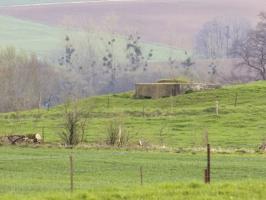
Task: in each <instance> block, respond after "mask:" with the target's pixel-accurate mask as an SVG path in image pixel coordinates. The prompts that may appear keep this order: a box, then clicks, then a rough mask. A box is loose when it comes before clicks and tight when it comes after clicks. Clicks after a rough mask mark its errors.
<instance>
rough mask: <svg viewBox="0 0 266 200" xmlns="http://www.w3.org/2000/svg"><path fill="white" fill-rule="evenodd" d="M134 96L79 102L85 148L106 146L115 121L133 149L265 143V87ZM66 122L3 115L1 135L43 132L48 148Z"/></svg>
mask: <svg viewBox="0 0 266 200" xmlns="http://www.w3.org/2000/svg"><path fill="white" fill-rule="evenodd" d="M132 94H133V93H131V92H129V93H122V94H114V95H112V94H110V95H104V96H96V97H91V98H88V99H84V100H80V101H79V103H78V107H79V109H80V110H81V111H82V113H83V117H84V118H86V119H87V128H86V131H85V132H86V141H87V143H89V144H98V143H100V144H102V143H104V142H105V139H106V135H107V131H106V129H107V125H108V123H109V122H110V121H111V120H113V119H116V120H120V121H122V124H123V126H124V128H125V129H126V131H127V133H128V134H129V136H130V140H129V143H130V144H133V145H134V144H135V145H136V144H137V143H138V141H139V140H143V141H146V142H147V143H148V144H150V145H159V146H164V145H165V146H168V147H174V148H184V147H202V146H203V145H204V138H205V133H206V131H208V133H209V140H210V143H211V145H212V146H213V147H215V148H219V147H222V148H233V149H253V150H257V149H258V147H259V145H261V144H262V143H263V141H264V140H265V137H266V123H265V121H266V112H265V111H266V104H265V100H266V82H264V81H260V82H254V83H250V84H243V85H235V86H225V87H223V88H221V89H215V90H208V91H202V92H194V93H190V94H185V95H181V96H177V97H170V98H162V99H158V100H152V99H134V98H133V97H132ZM236 95H237V101H236ZM108 99H109V100H108ZM216 101H219V116H216V111H215V107H216ZM108 102H109V103H108ZM235 102H236V105H235ZM63 119H64V106H57V107H54V108H52V109H50V110H47V109H42V110H33V111H24V112H17V113H4V114H1V115H0V133H1V135H9V134H26V133H42V130H44V136H45V141H46V142H52V143H55V142H60V139H59V136H58V134H59V133H61V132H62V131H63V129H62V128H61V127H62V124H63Z"/></svg>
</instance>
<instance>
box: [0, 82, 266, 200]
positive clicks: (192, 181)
mask: <svg viewBox="0 0 266 200" xmlns="http://www.w3.org/2000/svg"><path fill="white" fill-rule="evenodd" d="M236 93H237V94H238V100H237V103H236V106H235V96H236ZM131 95H132V93H123V94H115V95H109V97H110V99H109V100H110V104H109V106H110V107H108V106H107V105H108V103H107V102H108V95H105V96H97V97H92V98H88V99H84V100H81V101H80V102H79V103H78V105H79V107H80V108H81V109H82V110H83V111H84V113H83V114H84V117H87V118H88V128H87V131H86V139H87V142H88V143H90V144H94V146H93V147H89V146H80V147H77V148H74V149H73V150H71V149H65V148H64V147H61V148H59V146H57V145H49V144H46V145H44V146H30V145H24V146H20V147H12V146H5V145H2V146H0V169H1V170H0V177H1V181H0V194H1V195H0V199H4V200H7V199H8V200H9V199H53V200H57V199H96V200H97V199H114V200H116V199H132V200H133V199H147V200H149V199H182V200H183V199H189V200H190V199H193V200H194V199H196V200H197V199H198V200H199V199H200V200H203V199H204V200H205V199H215V200H217V199H218V200H219V199H241V200H242V199H247V200H250V199H254V200H257V199H264V197H265V187H266V184H265V183H266V165H265V160H266V155H265V154H263V153H246V152H245V151H242V150H241V149H253V150H256V149H257V148H258V145H259V144H261V143H262V140H263V138H264V137H265V126H266V125H265V123H264V121H265V118H266V114H265V110H266V105H265V104H264V101H265V97H266V82H264V81H260V82H254V83H250V84H244V85H236V86H226V87H224V88H221V89H217V90H209V91H204V92H194V93H190V94H185V95H182V96H177V97H173V98H163V99H158V100H150V99H142V100H140V99H134V98H132V97H131ZM216 100H219V102H220V114H219V116H218V117H217V116H216V115H215V101H216ZM171 105H173V106H171ZM143 107H144V116H143ZM85 113H86V114H85ZM62 115H63V106H57V107H55V108H53V109H51V110H50V111H47V110H39V111H38V110H33V111H24V112H20V113H3V114H1V115H0V127H1V131H0V132H1V134H2V135H5V134H18V133H20V134H24V133H36V132H38V131H41V127H45V128H44V130H45V132H44V133H45V134H44V135H45V141H46V142H51V143H53V144H56V143H57V142H59V137H58V133H59V132H60V131H62V129H60V128H59V127H58V126H60V124H61V123H62ZM114 117H118V118H120V119H121V120H122V121H124V125H125V127H126V128H127V130H128V133H129V134H130V135H131V139H130V143H131V144H137V141H138V140H139V139H143V138H144V139H145V140H146V141H149V142H150V143H151V144H155V145H158V146H161V145H166V146H172V147H174V148H173V149H172V150H169V149H168V148H166V149H163V148H162V149H161V150H159V149H157V150H147V149H145V148H144V149H143V150H141V149H139V150H134V149H132V148H127V147H125V148H122V149H118V148H105V149H103V148H102V147H101V146H97V145H95V143H103V142H104V140H105V135H106V124H107V122H109V121H110V120H112V119H113V118H114ZM162 127H165V129H164V131H163V133H162V134H161V135H160V134H159V133H160V129H161V128H162ZM206 129H208V132H209V140H210V143H211V145H212V147H213V148H215V149H216V150H219V147H222V148H223V149H224V150H223V151H221V152H220V153H217V152H216V153H215V152H213V153H212V156H211V161H212V162H211V185H204V184H203V172H204V168H205V167H206V153H205V152H203V151H195V150H194V149H192V150H190V151H182V149H181V147H183V148H186V147H202V145H203V137H204V132H205V130H206ZM234 148H235V149H238V150H237V151H235V153H227V152H226V151H225V149H234ZM237 152H238V153H237ZM70 153H72V154H73V156H74V166H75V175H74V185H75V192H74V193H73V194H72V195H71V194H70V192H69V154H70ZM141 166H142V167H143V174H144V175H143V181H144V185H143V186H140V172H139V168H140V167H141Z"/></svg>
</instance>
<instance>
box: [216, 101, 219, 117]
mask: <svg viewBox="0 0 266 200" xmlns="http://www.w3.org/2000/svg"><path fill="white" fill-rule="evenodd" d="M216 116H219V101H216Z"/></svg>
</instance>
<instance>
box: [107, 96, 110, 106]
mask: <svg viewBox="0 0 266 200" xmlns="http://www.w3.org/2000/svg"><path fill="white" fill-rule="evenodd" d="M109 107H110V97H109V96H107V108H109Z"/></svg>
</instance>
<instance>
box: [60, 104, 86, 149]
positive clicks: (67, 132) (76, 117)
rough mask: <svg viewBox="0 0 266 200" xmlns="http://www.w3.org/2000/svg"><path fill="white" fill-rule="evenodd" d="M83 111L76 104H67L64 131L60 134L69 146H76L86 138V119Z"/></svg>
mask: <svg viewBox="0 0 266 200" xmlns="http://www.w3.org/2000/svg"><path fill="white" fill-rule="evenodd" d="M81 116H82V115H81V111H79V110H78V109H77V107H76V106H75V105H74V107H73V108H72V107H71V105H70V104H66V106H65V112H64V123H63V127H64V131H63V132H62V133H60V134H59V136H60V138H61V139H62V141H63V142H64V143H65V145H67V146H75V145H77V144H79V143H80V142H82V141H83V140H84V132H85V126H86V119H82V117H81Z"/></svg>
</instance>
